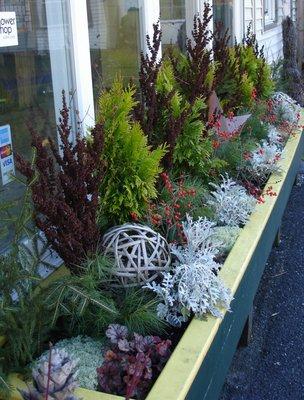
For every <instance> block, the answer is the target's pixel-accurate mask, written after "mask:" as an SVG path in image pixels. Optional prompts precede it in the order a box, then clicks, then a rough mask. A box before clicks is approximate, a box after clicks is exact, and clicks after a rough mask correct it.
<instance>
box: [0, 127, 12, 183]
mask: <svg viewBox="0 0 304 400" xmlns="http://www.w3.org/2000/svg"><path fill="white" fill-rule="evenodd" d="M0 165H1V177H2V185H6V184H7V183H9V182H11V181H12V180H13V175H15V165H14V156H13V147H12V135H11V127H10V126H9V125H4V126H0Z"/></svg>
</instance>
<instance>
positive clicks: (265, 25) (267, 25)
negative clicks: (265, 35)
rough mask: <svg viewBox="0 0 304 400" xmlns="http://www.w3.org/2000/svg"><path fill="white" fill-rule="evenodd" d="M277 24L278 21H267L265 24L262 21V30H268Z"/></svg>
mask: <svg viewBox="0 0 304 400" xmlns="http://www.w3.org/2000/svg"><path fill="white" fill-rule="evenodd" d="M278 25H279V24H278V21H274V22H269V23H268V24H265V22H264V32H266V31H270V30H271V29H274V28H276V27H277V26H278Z"/></svg>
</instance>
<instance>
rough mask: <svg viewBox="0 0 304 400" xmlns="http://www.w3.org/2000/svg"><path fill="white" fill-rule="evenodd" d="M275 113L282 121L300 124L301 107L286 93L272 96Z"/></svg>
mask: <svg viewBox="0 0 304 400" xmlns="http://www.w3.org/2000/svg"><path fill="white" fill-rule="evenodd" d="M272 101H273V111H274V113H275V114H276V115H277V116H278V118H279V119H280V120H281V121H288V122H290V123H292V124H296V123H297V122H298V118H299V114H300V112H301V107H300V106H299V105H298V103H297V102H296V101H295V100H293V99H292V98H291V97H289V96H288V95H287V94H286V93H283V92H276V93H274V94H273V96H272Z"/></svg>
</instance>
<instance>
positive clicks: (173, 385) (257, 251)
mask: <svg viewBox="0 0 304 400" xmlns="http://www.w3.org/2000/svg"><path fill="white" fill-rule="evenodd" d="M303 151H304V136H303V135H302V134H301V132H300V131H298V132H297V133H296V134H295V136H292V137H291V138H290V139H289V141H288V142H287V144H286V147H285V150H284V157H283V159H282V160H281V161H280V165H281V168H282V171H283V172H282V174H281V176H280V177H278V176H277V175H273V176H271V177H270V179H269V181H268V183H267V184H266V188H267V186H268V185H271V186H272V187H273V190H274V191H275V192H276V193H277V196H276V197H267V198H266V201H265V203H264V204H260V205H258V206H257V208H256V211H255V212H254V213H253V214H252V216H251V218H250V220H249V222H248V223H247V224H246V226H245V227H244V228H243V231H242V233H241V234H240V236H239V238H238V240H237V242H236V243H235V245H234V247H233V249H232V250H231V252H230V254H229V256H228V257H227V259H226V261H225V264H224V266H223V268H222V270H221V272H220V275H221V277H222V279H223V280H224V282H225V283H226V285H227V286H228V287H229V288H230V289H231V290H232V292H233V295H234V300H233V302H232V304H231V312H226V313H225V316H224V318H223V319H222V320H221V319H217V318H214V317H212V316H210V315H208V316H207V318H206V320H204V321H201V320H198V319H196V318H194V319H193V320H192V321H191V323H190V325H189V326H188V328H187V329H186V331H185V333H184V335H183V336H182V338H181V340H180V342H179V343H178V345H177V347H176V348H175V350H174V352H173V354H172V356H171V357H170V359H169V361H168V363H167V365H166V366H165V368H164V370H163V371H162V373H161V375H160V376H159V378H158V380H157V381H156V383H155V384H154V386H153V388H152V389H151V391H150V393H149V395H148V396H147V400H160V399H162V400H183V399H185V398H187V400H199V399H204V400H216V399H217V398H218V396H219V394H220V392H221V388H222V385H223V383H224V380H225V376H226V373H227V371H228V368H229V366H230V363H231V360H232V357H233V355H234V352H235V350H236V347H237V345H238V342H239V339H240V336H241V333H242V330H243V327H244V325H245V322H246V319H247V317H248V314H249V313H250V309H251V307H252V303H253V299H254V296H255V294H256V291H257V289H258V285H259V282H260V279H261V277H262V274H263V271H264V267H265V264H266V261H267V258H268V256H269V253H270V251H271V248H272V245H273V242H274V240H275V238H276V234H277V232H278V229H279V227H280V223H281V219H282V216H283V213H284V210H285V207H286V205H287V201H288V198H289V195H290V191H291V189H292V186H293V183H294V181H295V178H296V174H297V171H298V166H299V163H300V160H301V157H302V154H303ZM56 273H61V272H60V271H57V272H56ZM0 339H1V338H0ZM0 344H1V340H0ZM11 382H12V384H13V385H14V386H16V387H19V388H21V387H24V388H26V385H25V383H24V382H22V380H20V378H18V377H17V376H16V375H12V378H11ZM77 395H79V397H80V398H82V399H83V400H115V399H122V397H118V396H113V395H109V394H104V393H100V392H94V391H89V390H85V389H79V390H78V391H77ZM17 399H18V400H20V396H19V394H18V392H17V390H16V391H15V392H14V394H13V397H12V400H17Z"/></svg>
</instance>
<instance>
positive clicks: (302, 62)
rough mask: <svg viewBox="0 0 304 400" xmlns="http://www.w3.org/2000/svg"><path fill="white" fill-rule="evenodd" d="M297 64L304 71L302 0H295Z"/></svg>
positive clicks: (303, 8)
mask: <svg viewBox="0 0 304 400" xmlns="http://www.w3.org/2000/svg"><path fill="white" fill-rule="evenodd" d="M296 5H297V32H298V66H299V69H300V71H302V73H303V71H304V68H303V67H304V1H303V0H297V2H296Z"/></svg>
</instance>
